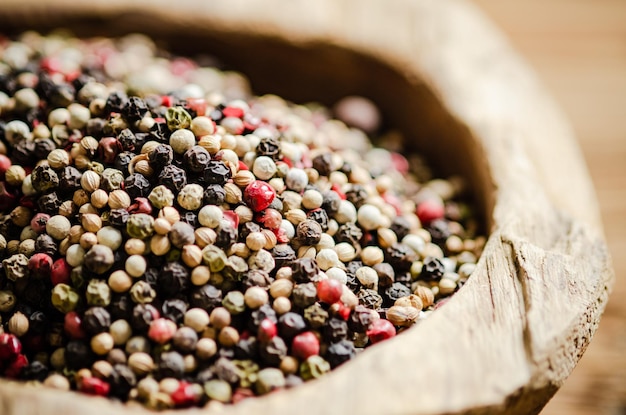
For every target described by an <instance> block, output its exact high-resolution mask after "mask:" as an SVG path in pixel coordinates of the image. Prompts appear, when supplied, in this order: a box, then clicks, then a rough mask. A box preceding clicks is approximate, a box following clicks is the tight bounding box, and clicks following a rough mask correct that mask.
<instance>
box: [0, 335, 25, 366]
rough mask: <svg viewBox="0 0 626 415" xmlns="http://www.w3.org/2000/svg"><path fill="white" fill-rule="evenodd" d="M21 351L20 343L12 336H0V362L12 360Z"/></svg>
mask: <svg viewBox="0 0 626 415" xmlns="http://www.w3.org/2000/svg"><path fill="white" fill-rule="evenodd" d="M21 351H22V342H20V340H19V339H18V338H17V337H16V336H15V335H13V334H9V333H2V334H0V361H8V360H13V359H14V358H15V357H16V356H17V355H19V354H20V352H21Z"/></svg>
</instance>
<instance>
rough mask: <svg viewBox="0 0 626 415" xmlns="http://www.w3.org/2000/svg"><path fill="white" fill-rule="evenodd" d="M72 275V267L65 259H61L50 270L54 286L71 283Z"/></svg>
mask: <svg viewBox="0 0 626 415" xmlns="http://www.w3.org/2000/svg"><path fill="white" fill-rule="evenodd" d="M71 273H72V267H70V265H69V264H68V263H67V261H66V260H65V259H64V258H59V259H57V260H56V261H54V263H53V264H52V269H51V270H50V281H51V282H52V285H57V284H68V283H69V282H70V275H71Z"/></svg>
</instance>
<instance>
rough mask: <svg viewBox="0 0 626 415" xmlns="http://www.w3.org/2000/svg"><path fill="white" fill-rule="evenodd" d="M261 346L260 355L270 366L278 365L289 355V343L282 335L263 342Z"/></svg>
mask: <svg viewBox="0 0 626 415" xmlns="http://www.w3.org/2000/svg"><path fill="white" fill-rule="evenodd" d="M260 346H261V347H260V348H259V356H260V357H261V359H262V361H263V363H265V364H266V365H268V366H278V365H280V362H281V360H283V358H284V357H285V356H287V345H286V344H285V341H284V340H283V339H282V337H280V336H274V337H272V338H271V339H270V341H268V342H266V343H262V344H261V345H260Z"/></svg>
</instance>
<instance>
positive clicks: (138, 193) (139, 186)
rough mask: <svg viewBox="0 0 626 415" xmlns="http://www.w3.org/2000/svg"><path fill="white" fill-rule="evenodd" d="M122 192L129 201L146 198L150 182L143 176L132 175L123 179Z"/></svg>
mask: <svg viewBox="0 0 626 415" xmlns="http://www.w3.org/2000/svg"><path fill="white" fill-rule="evenodd" d="M124 190H125V191H126V193H128V196H130V197H131V199H135V198H137V197H147V196H148V195H149V194H150V182H149V181H148V179H146V177H145V176H144V175H143V174H139V173H133V174H131V175H130V176H128V177H126V178H125V179H124Z"/></svg>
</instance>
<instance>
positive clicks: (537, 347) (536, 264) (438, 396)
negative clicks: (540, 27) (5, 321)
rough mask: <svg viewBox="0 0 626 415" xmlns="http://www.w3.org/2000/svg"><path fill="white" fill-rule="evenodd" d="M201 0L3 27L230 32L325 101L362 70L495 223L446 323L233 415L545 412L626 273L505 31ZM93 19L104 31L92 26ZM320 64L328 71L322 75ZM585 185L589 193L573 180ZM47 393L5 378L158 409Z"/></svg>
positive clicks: (363, 86)
mask: <svg viewBox="0 0 626 415" xmlns="http://www.w3.org/2000/svg"><path fill="white" fill-rule="evenodd" d="M32 4H37V5H38V6H40V7H39V8H37V9H33V8H29V7H28V6H29V5H32ZM202 4H204V6H202ZM202 4H200V3H197V2H192V1H185V0H183V1H179V2H177V4H176V8H172V7H171V3H169V2H166V1H162V0H153V1H150V2H148V1H136V2H133V3H129V2H124V1H121V0H108V1H104V0H92V1H90V2H89V3H88V4H86V3H76V2H66V1H55V2H48V3H45V5H42V4H40V2H36V1H34V0H19V1H18V0H6V1H5V2H4V7H3V9H2V10H1V11H0V18H1V16H3V15H4V16H9V18H6V17H5V20H4V25H5V26H4V27H5V28H8V27H13V28H14V29H15V28H19V27H24V26H25V25H26V24H30V25H32V26H31V27H38V28H41V27H45V25H58V24H62V23H63V24H68V25H70V26H72V27H76V28H80V29H81V30H84V31H86V32H89V30H91V31H92V32H93V31H94V30H100V31H104V32H107V31H109V32H114V31H115V30H116V28H117V29H120V25H123V24H127V25H128V24H130V23H131V22H132V23H133V25H132V26H127V27H132V28H133V29H135V30H137V29H141V30H146V31H147V32H149V33H153V34H160V35H161V36H165V37H167V36H170V37H172V36H180V35H181V34H184V33H187V34H189V33H193V34H194V36H196V37H197V39H202V36H206V38H205V39H211V40H217V41H218V43H219V41H222V42H226V43H227V45H226V47H222V48H221V49H220V48H219V45H217V46H216V48H217V49H216V50H218V52H221V53H223V54H224V55H223V56H225V57H226V58H230V59H232V62H234V63H240V64H241V65H243V66H245V63H246V62H245V59H241V58H240V59H239V60H237V56H230V55H228V53H229V52H230V53H231V55H232V54H233V51H236V52H237V53H236V54H235V55H243V56H245V57H246V58H247V59H251V60H252V62H253V63H254V65H252V66H250V69H251V70H252V71H253V73H251V75H254V70H255V68H256V70H257V71H260V70H261V69H262V68H263V65H264V62H263V60H262V59H263V57H264V56H266V55H268V54H269V55H270V56H271V57H272V59H273V60H272V61H271V62H270V63H271V64H272V65H273V66H272V69H274V71H273V72H267V73H263V76H264V77H266V76H269V77H274V78H275V79H274V84H272V83H271V79H268V80H266V81H267V82H268V84H267V85H278V84H283V85H284V84H288V85H291V84H293V85H298V80H300V81H301V80H302V79H303V78H301V77H306V78H304V79H306V80H307V81H313V85H315V86H319V88H312V91H311V93H313V94H314V93H317V94H321V95H320V98H322V95H324V94H327V93H337V92H336V91H334V92H333V89H334V88H333V87H334V86H337V87H339V88H344V90H345V88H346V86H345V85H346V83H347V85H350V86H351V88H353V89H354V92H363V93H368V94H370V95H371V97H372V98H373V99H375V100H376V101H377V102H378V103H379V104H380V105H381V108H382V110H383V112H385V113H386V114H391V115H395V118H392V120H391V121H392V122H394V123H395V124H397V125H398V126H400V127H401V128H404V129H405V133H407V135H408V137H410V139H409V141H407V144H408V145H411V146H414V147H416V148H420V149H421V150H423V151H424V152H425V153H426V154H427V155H428V156H430V157H431V158H432V159H433V160H435V161H439V162H440V164H446V163H447V164H448V168H452V169H453V170H454V169H456V170H457V172H462V173H467V174H468V175H469V176H470V177H471V179H472V183H473V185H474V190H475V191H477V192H478V194H479V195H480V197H481V200H482V202H483V203H482V205H483V208H484V213H485V215H486V216H487V217H488V219H489V220H490V223H491V225H492V232H491V234H490V237H489V241H488V244H487V247H486V249H485V253H484V255H483V257H482V258H481V260H480V262H479V264H478V267H477V270H476V272H475V274H474V275H473V276H472V278H471V279H470V280H469V282H468V283H467V284H466V286H465V287H464V288H463V290H461V291H460V292H459V293H458V294H457V295H456V296H455V297H454V298H453V299H452V300H450V301H449V302H448V303H447V304H446V306H445V307H442V308H441V309H440V310H438V311H437V312H436V313H434V314H433V316H432V317H431V318H429V319H428V320H426V321H424V322H423V323H421V324H420V325H419V326H418V327H416V328H414V329H412V330H410V331H407V332H406V333H405V334H403V335H402V336H399V337H397V338H395V339H393V340H390V341H388V342H385V343H383V344H381V345H379V346H376V347H373V348H371V349H370V350H368V351H367V352H366V353H364V354H363V355H362V356H360V357H359V358H358V359H356V360H355V361H353V362H350V364H347V365H345V366H343V367H341V368H339V369H338V370H336V371H334V372H333V373H331V374H329V375H327V376H326V377H325V378H324V379H323V380H321V381H319V382H311V383H308V384H306V385H304V386H302V387H299V388H295V389H293V390H289V391H286V392H284V393H278V394H272V395H271V396H267V397H264V398H261V399H254V400H248V401H244V402H242V403H240V404H238V405H235V406H233V407H228V408H226V409H225V410H224V413H229V414H244V413H258V414H265V413H267V414H269V413H271V414H282V413H284V414H288V413H294V412H300V413H306V414H327V413H362V414H381V413H385V414H443V413H448V414H470V413H471V414H501V413H507V414H532V413H537V412H539V411H540V410H541V408H542V407H543V405H544V403H545V402H546V400H547V399H549V398H550V396H552V394H553V393H554V392H555V391H556V390H557V388H558V387H560V386H561V385H562V383H563V382H564V380H565V379H566V377H567V375H568V374H569V373H570V371H571V370H572V369H573V368H574V366H575V365H576V363H577V361H578V359H579V358H580V356H581V355H582V353H583V352H584V350H585V349H586V347H587V345H588V343H589V341H590V340H591V337H592V335H593V333H594V332H595V329H596V327H597V324H598V320H599V316H600V314H601V312H602V311H603V309H604V307H605V304H606V300H607V296H608V291H609V287H610V285H611V280H612V276H613V274H612V270H611V268H610V263H609V258H608V252H607V250H606V246H605V244H604V242H603V237H602V232H601V228H600V217H599V213H598V209H597V206H596V204H595V194H594V191H593V187H592V185H591V182H590V181H589V178H588V174H587V171H586V169H585V167H584V164H583V161H582V157H581V153H580V151H579V149H578V147H577V145H576V143H575V141H574V140H573V137H572V131H571V129H570V127H569V125H568V124H567V123H566V122H565V121H564V119H563V117H562V115H561V114H560V112H559V110H558V109H557V108H556V106H555V104H554V102H553V101H552V100H551V99H550V98H549V97H548V96H547V95H546V93H545V92H544V90H543V88H542V87H541V86H540V85H539V84H538V83H537V82H536V79H535V77H534V76H533V75H532V74H531V73H530V72H529V71H528V69H527V68H526V66H525V65H524V63H523V62H522V61H520V59H519V58H518V56H517V55H516V54H515V53H513V52H512V50H511V48H510V47H509V45H508V44H507V42H505V41H504V40H503V39H502V38H501V37H500V35H499V34H498V32H497V31H495V29H494V28H493V27H492V26H491V25H490V24H489V22H488V21H486V20H485V19H484V18H483V17H482V16H481V15H480V14H479V13H477V11H476V10H475V9H474V8H472V7H471V6H470V5H469V4H467V3H465V2H463V1H459V0H439V1H437V2H432V1H427V0H413V1H409V0H398V1H395V2H393V3H388V2H383V1H380V0H367V1H365V0H359V1H358V2H356V1H354V0H342V1H335V0H326V1H318V2H315V4H312V3H306V2H290V3H288V4H285V3H282V2H279V1H276V2H274V3H272V2H270V1H269V0H265V1H241V0H230V1H226V0H224V1H214V2H211V3H202ZM63 5H66V6H67V5H69V6H68V7H67V8H64V7H61V6H63ZM159 10H167V11H168V13H167V14H160V13H158V11H159ZM267 10H272V12H271V13H268V12H267ZM275 10H280V12H274V11H275ZM11 12H13V13H11ZM146 13H148V14H146ZM86 16H90V17H91V18H90V20H89V22H88V23H89V25H90V26H92V27H84V26H85V25H83V27H81V25H80V21H82V20H84V18H85V17H86ZM94 17H95V19H94ZM94 23H100V24H102V26H96V27H93V24H94ZM116 25H117V26H116ZM374 29H377V30H374ZM121 30H122V31H123V30H124V28H123V27H122V28H121ZM290 53H291V54H293V53H296V54H297V53H301V54H300V55H297V56H298V58H299V59H293V56H294V55H291V54H290ZM314 58H315V59H318V61H316V60H315V59H314ZM281 59H282V60H281ZM320 62H321V63H322V65H319V64H320ZM381 62H382V63H383V64H382V65H381ZM338 63H339V64H340V65H338ZM280 68H287V69H291V71H289V70H288V71H286V72H284V73H282V72H278V70H279V69H280ZM293 68H297V71H294V70H293ZM328 68H331V70H330V71H329V69H328ZM320 73H321V74H323V75H325V76H323V77H321V78H322V80H323V81H324V82H325V83H324V82H322V83H319V85H318V84H316V83H315V82H319V81H320V79H318V78H316V76H317V77H319V75H320ZM333 77H334V78H333ZM333 79H334V81H333ZM338 80H339V81H338ZM333 82H334V83H333ZM375 84H376V85H381V86H382V87H379V88H376V87H374V88H372V85H375ZM300 85H302V82H300ZM331 86H332V87H331ZM340 90H341V89H340ZM287 92H289V91H287ZM291 92H292V93H294V94H295V93H297V91H295V90H293V91H291ZM313 96H314V95H313ZM398 102H402V104H403V105H402V107H401V108H398V105H397V104H398ZM416 125H417V126H419V128H416V127H415V126H416ZM433 134H436V136H437V139H436V140H437V141H436V145H433V137H434V136H433ZM444 167H445V166H444ZM572 184H574V185H575V186H576V191H566V190H567V187H568V186H571V185H572ZM547 316H549V318H547ZM366 374H367V375H366ZM34 393H35V390H34V389H29V388H27V387H24V386H19V385H14V384H8V383H3V384H2V385H1V387H0V405H1V406H0V408H2V410H3V412H2V413H3V414H6V415H13V414H16V415H17V414H20V415H29V414H52V413H65V414H67V415H72V414H82V413H87V412H92V413H94V414H96V413H97V414H102V415H106V414H113V413H116V414H127V413H131V412H132V413H140V412H143V411H142V410H141V409H134V410H131V409H128V408H122V407H120V406H119V405H116V404H112V403H109V402H106V401H103V400H92V399H90V398H87V397H84V396H74V397H73V398H72V399H67V396H68V395H67V394H59V393H55V392H52V391H41V392H39V391H37V399H31V397H32V396H33V394H34ZM95 402H98V404H97V405H95ZM90 409H91V410H90ZM191 412H192V413H199V411H191Z"/></svg>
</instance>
